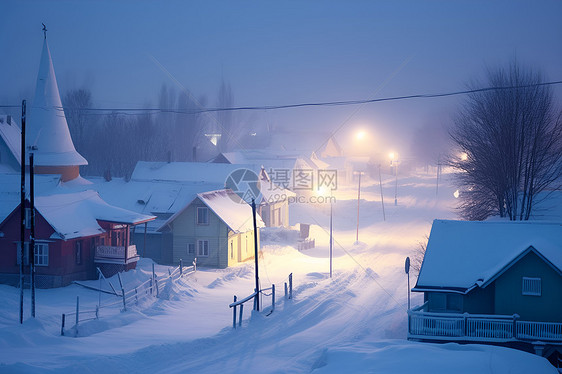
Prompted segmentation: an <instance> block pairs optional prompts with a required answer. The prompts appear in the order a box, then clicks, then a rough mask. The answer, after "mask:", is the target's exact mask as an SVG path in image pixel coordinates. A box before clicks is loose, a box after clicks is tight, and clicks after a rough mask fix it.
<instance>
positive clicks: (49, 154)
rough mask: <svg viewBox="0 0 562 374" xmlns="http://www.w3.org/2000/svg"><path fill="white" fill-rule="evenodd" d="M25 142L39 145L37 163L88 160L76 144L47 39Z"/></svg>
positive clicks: (60, 164)
mask: <svg viewBox="0 0 562 374" xmlns="http://www.w3.org/2000/svg"><path fill="white" fill-rule="evenodd" d="M25 141H26V145H27V146H36V147H37V150H35V151H34V153H35V159H34V162H35V165H37V166H71V165H87V164H88V162H87V161H86V159H85V158H84V157H82V156H81V155H80V154H79V153H78V152H76V149H75V148H74V143H72V138H71V137H70V132H69V130H68V124H67V123H66V117H65V115H64V110H63V108H62V103H61V99H60V94H59V88H58V86H57V80H56V77H55V70H54V68H53V61H52V59H51V52H50V51H49V46H48V45H47V39H45V41H44V43H43V52H42V54H41V63H40V65H39V74H38V75H37V86H36V88H35V99H34V100H33V107H32V108H31V111H30V115H29V120H28V122H27V134H26V139H25Z"/></svg>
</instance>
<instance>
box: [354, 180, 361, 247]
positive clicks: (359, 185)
mask: <svg viewBox="0 0 562 374" xmlns="http://www.w3.org/2000/svg"><path fill="white" fill-rule="evenodd" d="M353 174H354V175H359V184H358V185H357V233H356V234H355V242H356V243H359V201H361V175H362V174H363V172H362V171H354V172H353Z"/></svg>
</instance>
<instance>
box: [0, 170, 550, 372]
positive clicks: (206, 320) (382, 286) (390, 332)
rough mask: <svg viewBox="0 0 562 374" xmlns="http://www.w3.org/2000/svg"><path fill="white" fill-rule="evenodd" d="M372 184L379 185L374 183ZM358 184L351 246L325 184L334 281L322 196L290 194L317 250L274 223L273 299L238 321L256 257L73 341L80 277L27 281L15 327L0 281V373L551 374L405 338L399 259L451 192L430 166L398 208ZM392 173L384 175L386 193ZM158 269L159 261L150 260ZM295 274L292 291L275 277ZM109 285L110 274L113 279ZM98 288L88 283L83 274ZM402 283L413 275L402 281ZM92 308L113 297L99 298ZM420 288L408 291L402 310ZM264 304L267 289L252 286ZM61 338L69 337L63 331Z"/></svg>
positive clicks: (266, 278) (295, 217) (505, 355)
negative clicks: (48, 285)
mask: <svg viewBox="0 0 562 374" xmlns="http://www.w3.org/2000/svg"><path fill="white" fill-rule="evenodd" d="M376 182H378V181H376ZM376 182H375V181H367V182H366V183H365V184H364V186H362V200H361V204H360V229H359V240H360V243H356V244H354V242H355V234H356V232H355V228H356V214H357V210H356V209H357V200H356V193H357V191H356V187H354V186H348V187H346V188H340V189H339V190H337V191H335V196H336V198H337V202H336V203H335V204H334V206H333V211H334V241H335V244H334V258H333V269H334V270H333V277H332V279H330V278H329V256H328V253H329V251H328V242H329V239H328V238H329V235H328V231H327V230H328V227H329V226H328V224H329V223H328V222H329V205H325V206H322V205H316V206H314V205H312V204H308V205H305V204H300V205H298V204H295V205H294V206H292V212H291V221H292V222H294V223H297V222H306V223H310V224H312V226H311V237H313V238H315V239H316V248H313V249H309V250H305V251H302V252H299V251H297V250H296V249H295V248H293V247H291V246H288V245H287V243H285V242H283V239H282V238H283V235H281V234H280V232H279V231H278V232H275V231H272V232H270V234H269V235H264V240H263V241H262V256H260V282H261V286H262V288H267V287H270V285H271V284H275V286H276V309H275V312H274V313H272V314H271V315H269V316H266V313H255V312H254V313H252V312H251V302H249V303H247V304H246V305H245V309H244V319H243V323H242V327H241V328H237V329H233V328H232V309H230V308H229V307H228V304H229V303H231V302H232V299H233V296H234V295H237V296H238V297H239V298H242V297H245V296H247V295H249V294H251V292H252V290H253V282H254V264H253V261H248V262H246V263H243V264H241V265H239V266H234V267H229V268H227V269H223V270H216V269H201V268H200V269H198V271H197V272H196V273H195V274H192V275H188V276H186V277H184V278H182V279H180V280H179V281H177V282H176V283H175V284H173V285H171V287H170V288H169V289H167V292H166V294H163V295H161V297H160V298H159V299H156V298H152V297H151V298H148V299H145V300H143V301H140V302H139V304H138V305H134V306H132V307H130V308H129V310H128V311H126V312H120V311H119V309H120V307H119V306H116V307H114V308H113V309H111V308H108V310H106V309H102V312H101V313H100V319H99V320H93V321H89V322H85V323H83V324H80V325H79V328H78V337H73V336H60V324H61V314H62V313H68V312H72V311H73V310H74V307H75V300H76V296H80V300H81V305H82V308H86V309H91V308H92V307H95V305H96V303H97V302H98V297H99V293H98V292H96V291H92V290H88V289H85V288H83V287H80V286H78V285H71V286H68V287H64V288H59V289H47V290H43V289H41V290H38V291H37V318H36V319H35V320H33V319H31V318H30V317H29V315H28V313H29V309H28V300H29V297H28V295H27V294H26V299H25V300H26V305H25V308H26V313H27V314H26V318H25V322H24V324H23V326H20V325H19V323H18V302H19V293H18V292H19V291H18V289H16V288H13V287H9V286H4V285H2V286H0V295H1V299H2V300H3V303H2V306H1V307H0V372H2V373H30V372H31V373H36V372H37V373H55V372H56V373H61V372H63V373H99V372H111V373H120V372H123V373H129V372H135V373H159V372H161V373H186V372H198V373H219V372H223V373H236V372H250V373H273V372H279V373H281V372H319V373H341V372H376V373H378V372H383V373H391V372H392V373H412V372H415V373H452V372H454V373H477V372H478V373H507V372H509V373H529V372H533V373H550V372H554V369H553V368H552V366H550V365H549V364H548V362H547V361H546V360H545V359H543V358H540V357H538V356H535V355H531V354H528V353H524V352H520V351H516V350H511V349H507V348H501V347H492V346H482V345H458V344H444V345H436V344H427V343H417V342H409V341H407V340H406V332H407V315H406V309H407V278H406V274H405V273H404V259H405V257H406V256H412V255H413V253H414V250H415V248H416V246H417V243H418V242H419V241H423V240H425V239H424V237H425V235H427V234H428V233H429V229H430V227H431V222H432V220H433V219H434V218H454V217H455V214H454V209H453V206H454V197H453V191H454V189H453V188H452V187H451V186H449V185H448V184H447V183H446V181H443V180H442V181H441V183H442V185H440V186H439V193H438V194H436V185H435V175H430V174H423V173H419V174H416V175H414V176H411V177H408V178H404V179H403V180H400V181H399V188H398V205H397V206H394V204H393V201H392V199H391V198H388V201H385V203H386V205H385V210H386V221H383V219H382V208H381V202H380V190H379V185H378V183H376ZM392 182H393V179H392V178H391V177H390V176H387V178H386V179H385V180H383V185H384V196H385V198H386V196H389V197H391V196H392V197H393V193H394V184H393V183H392ZM151 265H152V262H151V261H150V260H144V259H143V260H141V261H140V262H139V264H138V266H137V269H136V270H134V271H129V272H127V273H124V274H123V282H124V285H125V289H127V288H128V287H134V286H135V285H136V284H139V283H141V282H143V281H144V280H146V279H148V278H149V276H150V273H151ZM156 271H157V273H158V274H165V273H167V267H165V266H160V265H157V266H156ZM290 273H292V274H293V282H294V283H293V284H294V289H293V299H291V300H285V298H284V291H283V284H284V282H287V280H288V275H289V274H290ZM110 281H111V282H112V284H115V285H118V280H117V277H112V278H111V279H110ZM86 283H88V284H89V285H91V286H93V287H96V286H97V285H98V284H99V283H98V281H88V282H86ZM411 283H412V286H413V284H414V283H415V276H413V277H412V279H411ZM101 297H102V305H103V304H109V303H110V302H114V301H115V300H118V297H116V296H112V295H108V294H102V296H101ZM421 300H422V296H421V295H418V294H413V295H412V306H416V305H418V304H420V301H421ZM262 303H263V306H264V307H265V310H269V308H270V305H271V301H270V297H267V296H263V298H262ZM67 335H72V334H67Z"/></svg>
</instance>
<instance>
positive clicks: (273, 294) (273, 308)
mask: <svg viewBox="0 0 562 374" xmlns="http://www.w3.org/2000/svg"><path fill="white" fill-rule="evenodd" d="M273 311H275V285H274V284H272V285H271V312H272V313H273Z"/></svg>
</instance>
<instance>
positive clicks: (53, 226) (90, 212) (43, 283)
mask: <svg viewBox="0 0 562 374" xmlns="http://www.w3.org/2000/svg"><path fill="white" fill-rule="evenodd" d="M35 200H36V201H35V211H36V213H35V237H36V239H35V250H34V253H35V256H34V257H35V258H34V260H35V266H36V267H35V269H36V284H37V287H39V288H51V287H62V286H66V285H68V284H70V283H71V282H72V281H74V280H85V279H95V278H97V274H96V273H97V270H96V268H97V267H99V268H100V269H101V270H102V272H103V273H104V275H105V276H110V275H113V274H115V273H116V272H118V271H123V270H129V269H133V268H135V266H136V263H137V261H138V259H139V257H138V255H137V251H136V246H135V245H134V244H131V242H130V237H131V236H130V232H131V227H132V226H134V225H138V224H141V223H145V222H148V221H151V220H153V219H155V217H154V216H148V215H144V214H139V213H135V212H131V211H129V210H126V209H122V208H118V207H115V206H112V205H109V204H107V203H106V202H105V201H103V200H102V199H101V198H100V196H99V195H98V194H97V192H95V191H90V190H88V191H83V192H78V193H66V194H54V195H47V196H38V197H36V198H35ZM29 212H30V209H29V202H28V201H26V216H27V217H29V216H30V214H29ZM25 222H26V232H25V238H26V240H25V244H24V248H29V243H28V242H29V237H30V230H29V228H30V219H29V218H27V219H26V221H25ZM20 225H21V221H20V207H19V205H18V206H17V207H16V208H15V209H14V210H13V211H12V213H10V214H9V215H8V216H7V217H6V218H5V219H4V221H2V223H0V282H1V283H6V284H11V285H18V284H19V263H20V252H19V251H20V248H21V243H20ZM28 254H29V251H28V250H26V251H25V252H24V264H25V265H27V264H28V263H29V259H28ZM25 273H26V274H29V267H27V266H26V267H25Z"/></svg>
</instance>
